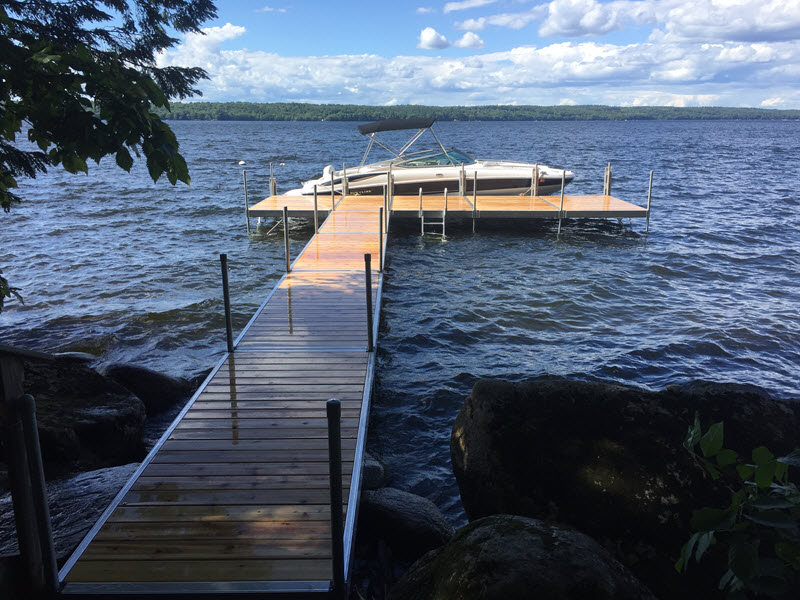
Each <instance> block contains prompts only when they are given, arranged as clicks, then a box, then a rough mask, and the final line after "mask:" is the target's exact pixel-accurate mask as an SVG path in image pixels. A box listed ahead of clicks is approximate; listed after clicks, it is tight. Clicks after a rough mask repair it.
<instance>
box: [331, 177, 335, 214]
mask: <svg viewBox="0 0 800 600" xmlns="http://www.w3.org/2000/svg"><path fill="white" fill-rule="evenodd" d="M331 206H332V207H333V210H336V194H335V193H334V191H333V168H331Z"/></svg>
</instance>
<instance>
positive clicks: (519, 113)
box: [157, 102, 800, 122]
mask: <svg viewBox="0 0 800 600" xmlns="http://www.w3.org/2000/svg"><path fill="white" fill-rule="evenodd" d="M157 112H158V114H159V116H161V118H163V119H165V120H173V121H184V120H185V121H348V122H365V121H378V120H381V119H405V118H415V117H435V118H436V119H437V120H439V121H686V120H688V121H740V120H741V121H744V120H748V121H750V120H757V121H796V120H800V109H774V108H737V107H725V106H709V107H705V106H698V107H674V106H602V105H572V106H570V105H565V106H535V105H518V106H514V105H481V106H422V105H394V106H366V105H355V104H304V103H296V102H270V103H257V102H176V103H173V104H172V105H171V110H170V111H166V110H159V111H157Z"/></svg>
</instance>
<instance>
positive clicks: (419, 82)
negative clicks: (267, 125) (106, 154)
mask: <svg viewBox="0 0 800 600" xmlns="http://www.w3.org/2000/svg"><path fill="white" fill-rule="evenodd" d="M245 31H246V30H245V28H244V27H238V26H235V25H231V24H230V23H228V24H226V25H224V26H222V27H214V28H209V29H207V30H206V33H207V35H205V36H202V35H194V34H190V35H187V36H186V38H185V40H184V42H183V43H182V44H180V45H179V46H177V47H175V48H173V49H170V50H169V51H168V52H166V53H165V54H163V55H161V56H160V57H159V65H160V66H167V65H183V66H200V67H202V68H204V69H205V70H206V71H208V73H209V76H210V80H208V81H203V82H200V85H201V86H202V89H203V91H204V93H205V99H207V100H216V101H224V100H247V101H254V102H269V101H298V102H341V103H355V104H384V103H387V102H396V103H399V104H407V103H418V104H448V105H453V104H496V103H502V104H510V103H518V104H557V103H559V102H561V101H564V100H565V99H567V100H571V101H575V102H576V103H578V104H604V103H610V104H627V105H632V104H637V105H644V104H659V103H661V104H669V105H674V106H680V105H700V104H708V103H715V104H722V105H728V106H730V105H733V106H748V105H749V106H758V105H760V104H762V103H765V102H769V101H771V100H770V99H773V98H777V99H783V103H782V104H781V106H782V107H786V108H792V107H800V91H798V89H797V87H798V86H797V83H796V82H797V81H800V41H783V42H773V43H767V42H756V43H751V42H730V41H720V42H714V43H707V42H703V43H696V42H692V41H680V42H676V41H670V40H669V39H664V38H661V39H655V40H651V41H648V42H646V43H632V44H626V45H620V44H613V43H599V42H596V41H595V42H580V43H577V42H563V43H557V44H549V45H545V46H542V47H535V46H520V47H516V48H513V49H511V50H508V51H503V52H492V53H485V54H472V55H470V56H465V57H458V58H452V59H447V60H443V59H442V58H440V57H434V56H394V57H383V56H379V55H376V54H361V55H353V54H348V55H338V56H305V57H304V56H293V57H289V56H281V55H279V54H277V53H267V52H260V51H251V50H246V49H240V50H228V49H223V48H222V44H223V42H225V41H226V40H231V39H233V38H235V37H237V36H240V35H242V34H244V33H245ZM470 33H471V32H470ZM473 35H474V38H472V36H468V35H466V34H465V36H464V37H463V38H461V40H459V41H458V43H459V44H460V43H461V42H462V40H465V38H466V40H467V41H469V40H470V39H472V40H473V42H474V41H475V40H480V38H479V37H478V36H477V35H476V34H473ZM423 41H425V42H426V43H427V44H429V45H428V46H427V47H433V48H443V47H446V46H447V45H448V44H449V42H448V41H447V40H446V38H444V36H442V35H441V34H439V33H437V32H436V31H435V30H434V29H432V28H428V33H427V34H425V32H423V35H421V36H420V43H422V42H423ZM465 43H466V42H465ZM765 98H767V99H768V100H765ZM774 102H776V105H777V100H775V101H774ZM763 105H764V106H767V105H770V104H763Z"/></svg>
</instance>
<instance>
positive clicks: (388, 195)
mask: <svg viewBox="0 0 800 600" xmlns="http://www.w3.org/2000/svg"><path fill="white" fill-rule="evenodd" d="M393 180H394V175H392V165H389V170H388V171H387V172H386V208H387V209H388V208H389V203H390V202H391V199H392V196H393V195H394V190H393V189H392V181H393Z"/></svg>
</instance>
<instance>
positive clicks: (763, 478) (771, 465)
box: [755, 460, 778, 489]
mask: <svg viewBox="0 0 800 600" xmlns="http://www.w3.org/2000/svg"><path fill="white" fill-rule="evenodd" d="M777 468H778V463H776V462H775V461H772V460H771V461H770V462H767V463H765V464H763V465H759V466H758V467H756V476H755V482H756V485H757V486H758V487H760V488H762V489H763V488H768V487H769V486H770V485H772V480H773V478H774V477H775V471H776V469H777Z"/></svg>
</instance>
